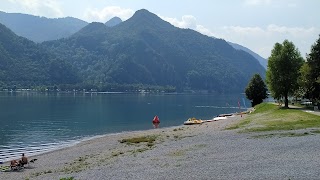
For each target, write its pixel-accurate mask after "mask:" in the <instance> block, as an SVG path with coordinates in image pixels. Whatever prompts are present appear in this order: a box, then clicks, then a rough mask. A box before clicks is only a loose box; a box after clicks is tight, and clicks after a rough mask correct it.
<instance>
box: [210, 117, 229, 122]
mask: <svg viewBox="0 0 320 180" xmlns="http://www.w3.org/2000/svg"><path fill="white" fill-rule="evenodd" d="M222 119H227V117H226V116H223V117H221V116H218V117H215V118H213V120H214V121H218V120H222Z"/></svg>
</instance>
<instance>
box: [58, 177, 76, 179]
mask: <svg viewBox="0 0 320 180" xmlns="http://www.w3.org/2000/svg"><path fill="white" fill-rule="evenodd" d="M60 180H74V177H67V178H61V179H60Z"/></svg>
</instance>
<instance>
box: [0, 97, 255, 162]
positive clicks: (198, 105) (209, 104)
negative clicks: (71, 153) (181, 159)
mask: <svg viewBox="0 0 320 180" xmlns="http://www.w3.org/2000/svg"><path fill="white" fill-rule="evenodd" d="M238 101H240V104H241V109H242V110H244V109H246V106H250V103H249V101H247V100H245V97H244V95H243V94H234V95H213V94H206V95H194V94H122V93H118V94H96V93H95V94H91V93H89V94H88V93H87V94H84V93H76V94H73V93H52V94H46V93H37V92H16V93H11V92H0V162H4V161H7V160H11V159H13V158H17V157H19V156H20V154H21V153H22V152H25V153H27V155H29V156H31V155H35V154H39V153H43V152H46V151H52V150H54V149H57V148H61V147H66V146H69V145H73V144H76V143H78V142H79V141H81V140H84V139H88V138H93V137H96V136H99V135H104V134H111V133H120V132H124V131H134V130H146V129H152V128H153V125H152V123H151V121H152V119H153V117H154V116H155V115H158V116H159V118H160V121H161V123H160V128H161V127H168V126H176V125H181V124H183V122H184V121H185V120H187V119H188V118H189V117H196V118H199V119H212V118H213V117H215V116H217V115H218V114H221V113H232V112H237V111H239V107H238Z"/></svg>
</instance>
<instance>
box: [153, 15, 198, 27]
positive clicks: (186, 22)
mask: <svg viewBox="0 0 320 180" xmlns="http://www.w3.org/2000/svg"><path fill="white" fill-rule="evenodd" d="M159 17H161V19H163V20H165V21H168V22H169V23H171V24H172V25H174V26H176V27H179V28H189V29H194V28H196V26H197V19H196V18H195V17H194V16H192V15H184V16H182V18H181V20H179V19H176V18H170V17H164V16H159Z"/></svg>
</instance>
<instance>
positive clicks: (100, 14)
mask: <svg viewBox="0 0 320 180" xmlns="http://www.w3.org/2000/svg"><path fill="white" fill-rule="evenodd" d="M133 14H134V11H133V10H132V9H124V8H121V7H118V6H107V7H104V8H103V9H100V10H99V9H91V8H89V9H87V10H86V11H85V14H84V19H85V20H87V21H89V22H92V21H97V22H106V21H108V20H109V19H111V18H113V17H115V16H117V17H119V18H121V19H122V20H127V19H128V18H130V17H131V16H132V15H133Z"/></svg>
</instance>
